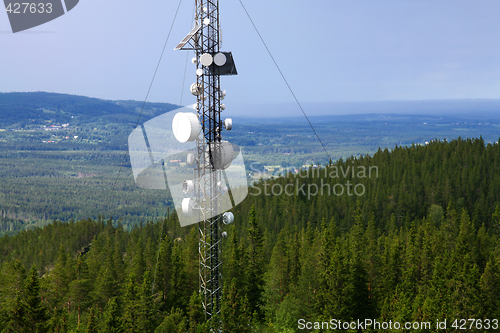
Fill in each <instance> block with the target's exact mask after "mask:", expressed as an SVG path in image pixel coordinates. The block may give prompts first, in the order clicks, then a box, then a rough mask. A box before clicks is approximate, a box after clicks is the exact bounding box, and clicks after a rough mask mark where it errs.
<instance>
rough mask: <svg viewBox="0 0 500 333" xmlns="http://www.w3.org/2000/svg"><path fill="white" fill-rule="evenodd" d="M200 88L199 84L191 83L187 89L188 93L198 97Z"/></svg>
mask: <svg viewBox="0 0 500 333" xmlns="http://www.w3.org/2000/svg"><path fill="white" fill-rule="evenodd" d="M200 90H201V86H200V84H199V83H193V84H192V85H191V87H189V91H191V94H193V95H195V96H198V95H199V94H200Z"/></svg>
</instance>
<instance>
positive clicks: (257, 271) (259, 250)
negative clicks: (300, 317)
mask: <svg viewBox="0 0 500 333" xmlns="http://www.w3.org/2000/svg"><path fill="white" fill-rule="evenodd" d="M248 224H249V226H250V228H249V229H248V239H249V243H250V244H249V248H248V270H247V283H248V284H247V285H248V289H247V290H248V294H247V297H248V303H249V308H250V312H251V313H256V314H257V317H258V318H259V319H263V311H262V298H261V295H262V292H263V286H264V265H265V264H264V257H263V256H264V236H263V235H262V230H261V229H260V226H259V223H258V221H257V213H256V212H255V206H252V208H251V209H250V216H249V220H248Z"/></svg>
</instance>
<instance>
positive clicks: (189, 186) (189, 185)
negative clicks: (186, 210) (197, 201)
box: [182, 180, 194, 194]
mask: <svg viewBox="0 0 500 333" xmlns="http://www.w3.org/2000/svg"><path fill="white" fill-rule="evenodd" d="M193 191H194V183H193V181H192V180H185V181H184V182H183V183H182V192H184V194H188V193H191V192H193Z"/></svg>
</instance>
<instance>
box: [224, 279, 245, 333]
mask: <svg viewBox="0 0 500 333" xmlns="http://www.w3.org/2000/svg"><path fill="white" fill-rule="evenodd" d="M236 285H237V281H236V278H233V280H232V281H231V284H230V285H229V287H227V288H225V290H224V292H223V297H222V307H221V314H222V326H223V327H222V330H223V331H224V332H238V333H239V332H241V333H245V332H250V319H251V317H250V313H249V308H248V301H247V299H246V297H244V296H242V295H241V294H240V292H239V291H238V290H237V289H236Z"/></svg>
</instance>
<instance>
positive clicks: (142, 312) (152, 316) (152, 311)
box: [135, 271, 157, 332]
mask: <svg viewBox="0 0 500 333" xmlns="http://www.w3.org/2000/svg"><path fill="white" fill-rule="evenodd" d="M137 310H138V313H137V322H136V325H135V327H136V328H137V330H136V332H154V330H155V328H156V315H157V313H156V304H154V302H153V297H152V296H151V279H150V278H149V271H146V272H145V273H144V281H143V283H142V286H141V288H140V290H139V297H138V300H137Z"/></svg>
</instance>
